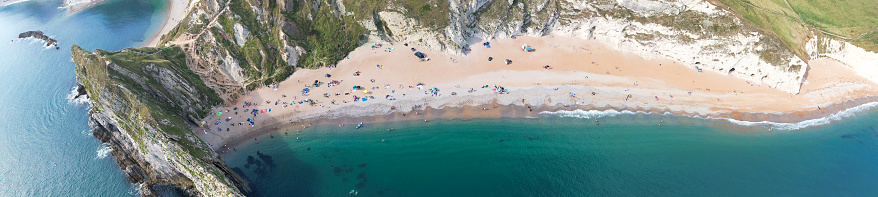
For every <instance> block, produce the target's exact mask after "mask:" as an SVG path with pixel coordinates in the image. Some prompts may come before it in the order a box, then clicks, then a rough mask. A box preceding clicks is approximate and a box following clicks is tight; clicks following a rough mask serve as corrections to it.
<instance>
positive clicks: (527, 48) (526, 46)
mask: <svg viewBox="0 0 878 197" xmlns="http://www.w3.org/2000/svg"><path fill="white" fill-rule="evenodd" d="M521 50H524V51H527V52H533V51H534V49H533V48H530V46H529V45H527V44H524V45H521Z"/></svg>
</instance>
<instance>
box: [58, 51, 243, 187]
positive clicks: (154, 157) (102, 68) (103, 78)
mask: <svg viewBox="0 0 878 197" xmlns="http://www.w3.org/2000/svg"><path fill="white" fill-rule="evenodd" d="M71 51H72V53H73V60H74V62H75V63H76V76H77V79H78V81H79V82H80V84H81V87H82V88H84V89H85V92H86V94H87V95H88V98H89V100H90V103H91V110H90V111H89V115H90V116H91V118H90V122H89V125H91V127H92V131H93V133H94V135H95V137H97V138H98V139H99V140H101V141H102V142H104V143H106V144H108V145H109V146H110V147H111V148H112V155H113V156H114V157H115V158H116V161H117V163H118V164H119V166H120V167H121V168H122V170H123V171H125V174H126V176H127V177H128V179H129V180H130V181H131V182H132V183H135V184H140V185H141V192H142V194H143V195H144V196H151V195H154V192H152V186H153V185H172V186H175V187H178V188H180V189H183V190H184V191H186V192H187V193H188V194H190V195H193V196H240V195H241V191H239V190H238V187H236V186H240V187H241V188H246V183H245V182H244V180H242V179H240V178H238V177H237V175H235V174H234V173H231V170H230V169H228V168H226V167H225V165H224V163H223V161H222V159H221V158H219V157H218V155H217V154H216V153H215V152H214V151H213V150H211V149H210V148H209V147H208V145H207V144H206V143H204V142H203V141H202V140H200V139H198V137H196V136H195V135H194V134H193V133H192V131H190V129H189V128H190V126H191V125H196V124H195V121H196V120H198V119H199V118H201V117H202V116H206V115H207V114H208V113H209V110H210V109H211V107H213V106H215V105H218V104H220V103H221V102H222V101H221V100H220V99H219V97H218V96H217V95H216V93H214V92H213V90H212V89H210V88H208V87H206V86H204V84H203V82H202V81H201V80H200V78H199V76H198V75H196V74H195V73H193V72H192V71H191V70H189V69H188V68H187V66H186V64H185V56H184V55H183V54H182V53H181V51H180V49H179V48H176V47H172V48H137V49H133V48H130V49H125V50H122V51H118V52H109V51H103V50H100V49H98V50H95V52H88V51H85V50H83V49H81V48H79V47H78V46H73V47H72V49H71Z"/></svg>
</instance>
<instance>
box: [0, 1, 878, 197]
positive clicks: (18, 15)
mask: <svg viewBox="0 0 878 197" xmlns="http://www.w3.org/2000/svg"><path fill="white" fill-rule="evenodd" d="M60 4H61V2H60V1H57V0H56V1H45V0H37V1H30V2H24V3H19V4H14V5H11V6H6V7H0V106H2V108H0V109H2V112H0V125H3V126H0V196H131V195H136V188H135V186H133V185H131V184H129V183H128V182H127V180H125V178H124V176H123V174H122V172H121V170H119V169H118V167H117V166H116V164H115V161H113V158H112V156H106V154H105V152H106V150H105V149H104V150H102V149H103V146H102V145H101V144H100V142H98V141H97V140H96V139H94V137H92V136H91V135H90V134H89V133H90V131H88V125H87V114H86V112H87V109H86V107H85V106H82V105H77V104H72V103H71V101H70V100H69V99H67V97H68V95H69V94H70V91H71V88H72V87H73V86H74V85H75V79H74V76H75V75H74V71H73V63H72V62H71V61H70V52H69V48H70V46H71V45H72V44H78V45H80V46H82V47H83V48H85V49H87V50H93V49H96V48H101V49H107V50H119V49H122V48H126V47H133V46H140V45H143V42H144V41H145V40H148V38H147V37H148V36H150V35H152V34H153V33H154V32H156V30H157V28H158V25H160V20H162V17H163V16H162V15H163V14H162V12H163V10H162V8H164V7H165V3H164V2H163V1H161V0H146V1H137V0H115V1H112V2H108V3H106V4H104V5H100V6H97V7H95V8H93V9H89V10H85V11H82V12H80V13H77V14H74V15H68V14H65V13H64V10H62V9H58V8H57V7H58V6H60ZM29 30H42V31H43V32H45V33H47V34H48V35H50V36H52V37H53V38H55V39H57V40H59V41H60V46H61V50H57V51H56V50H54V49H45V48H43V47H41V46H40V45H42V43H39V42H35V41H31V40H25V41H18V39H16V37H17V35H18V33H21V32H24V31H29ZM4 39H5V40H4ZM11 41H12V42H11ZM857 114H858V115H856V116H853V117H848V118H844V119H842V120H838V121H833V123H832V124H829V125H824V126H818V127H810V128H806V129H801V130H796V131H775V132H767V127H765V126H748V127H744V126H735V125H733V124H730V123H727V122H725V121H722V120H710V121H708V120H702V119H696V118H686V117H673V116H665V115H644V114H633V115H632V114H623V115H616V116H610V117H599V118H597V119H599V120H600V121H601V125H597V124H596V123H595V122H594V119H593V118H594V117H593V118H592V119H583V118H571V117H556V116H553V115H545V116H543V117H540V118H537V119H495V120H466V121H461V120H447V121H432V122H429V123H423V122H400V123H388V124H375V125H372V124H367V125H366V127H364V128H363V129H352V128H338V127H336V126H315V127H312V128H308V129H306V130H305V131H304V132H303V133H301V134H300V135H295V132H292V131H291V132H290V135H288V136H284V135H283V134H282V133H281V132H276V133H275V134H274V135H275V138H274V139H265V137H260V138H261V139H260V142H261V143H260V144H252V143H251V144H244V145H242V146H240V147H238V148H237V151H232V152H230V153H227V154H223V157H224V158H225V159H226V161H227V163H228V164H229V166H230V167H235V168H239V169H240V170H241V171H242V172H244V175H245V176H247V177H248V178H249V179H250V180H251V181H252V183H253V186H254V188H255V189H256V191H255V192H254V193H252V195H254V196H347V195H349V192H350V191H352V190H355V191H356V192H358V194H359V195H363V196H658V195H661V196H668V195H673V196H876V195H878V187H875V185H876V183H878V178H876V177H878V131H876V130H878V127H876V126H878V123H876V121H875V120H878V113H876V111H875V110H868V111H865V112H859V113H857ZM660 120H664V121H665V124H664V125H663V126H660V127H659V126H657V122H658V121H660ZM390 127H392V128H395V129H396V130H395V131H393V132H387V131H386V129H387V128H390ZM297 137H298V138H299V139H296V138H297ZM257 152H259V153H261V154H262V156H259V155H258V154H257ZM249 156H252V157H253V158H252V159H249V158H248V157H249ZM248 160H249V162H248ZM53 163H55V164H57V166H53ZM248 163H249V164H248ZM257 163H259V164H257ZM269 163H270V164H269Z"/></svg>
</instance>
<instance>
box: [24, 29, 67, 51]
mask: <svg viewBox="0 0 878 197" xmlns="http://www.w3.org/2000/svg"><path fill="white" fill-rule="evenodd" d="M18 38H19V39H21V38H35V39H38V40H42V41H44V42H46V44H45V45H44V46H45V47H49V48H51V47H54V48H55V49H60V48H59V47H58V40H55V39H52V38H50V37H49V36H47V35H46V34H43V32H42V31H26V32H24V33H20V34H18Z"/></svg>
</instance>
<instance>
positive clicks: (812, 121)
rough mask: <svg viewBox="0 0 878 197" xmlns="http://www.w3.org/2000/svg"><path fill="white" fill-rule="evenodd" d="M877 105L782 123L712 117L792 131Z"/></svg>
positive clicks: (867, 105) (827, 121)
mask: <svg viewBox="0 0 878 197" xmlns="http://www.w3.org/2000/svg"><path fill="white" fill-rule="evenodd" d="M876 106H878V102H870V103H866V104H862V105H859V106H856V107H852V108H848V109H845V110H842V111H839V112H836V113H834V114H832V115H829V116H826V117H822V118H816V119H810V120H804V121H801V122H795V123H782V122H769V121H761V122H750V121H740V120H735V119H730V118H712V119H722V120H727V121H729V122H731V123H734V124H737V125H743V126H766V127H769V128H772V129H777V130H790V131H791V130H799V129H804V128H808V127H813V126H820V125H826V124H829V123H831V122H833V121H838V120H841V119H845V118H849V117H853V116H856V115H857V114H858V113H861V112H864V111H866V110H869V109H872V108H875V107H876Z"/></svg>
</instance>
